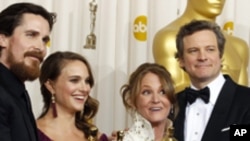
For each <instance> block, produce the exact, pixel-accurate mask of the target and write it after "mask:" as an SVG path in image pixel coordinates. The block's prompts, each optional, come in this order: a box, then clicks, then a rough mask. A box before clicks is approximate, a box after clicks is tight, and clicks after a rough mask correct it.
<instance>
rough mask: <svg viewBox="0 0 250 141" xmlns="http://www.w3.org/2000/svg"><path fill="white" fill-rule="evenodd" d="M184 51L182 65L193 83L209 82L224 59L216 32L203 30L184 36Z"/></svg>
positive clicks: (217, 72) (218, 71) (181, 59)
mask: <svg viewBox="0 0 250 141" xmlns="http://www.w3.org/2000/svg"><path fill="white" fill-rule="evenodd" d="M183 42H184V52H183V57H182V58H180V60H179V61H180V66H181V67H183V68H185V70H186V72H187V73H188V74H189V76H190V79H191V81H192V83H193V84H194V85H195V86H196V87H198V88H199V87H200V86H198V84H201V83H203V85H206V84H208V83H209V82H211V81H212V80H213V79H215V78H216V77H217V76H218V75H219V73H220V70H221V65H222V60H221V58H220V52H219V49H218V45H217V39H216V36H215V34H214V32H212V31H210V30H201V31H198V32H195V33H193V34H192V35H189V36H186V37H184V38H183Z"/></svg>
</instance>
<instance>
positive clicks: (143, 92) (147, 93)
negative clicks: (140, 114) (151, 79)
mask: <svg viewBox="0 0 250 141" xmlns="http://www.w3.org/2000/svg"><path fill="white" fill-rule="evenodd" d="M151 93H153V92H152V91H151V90H144V91H142V94H143V95H149V94H151ZM159 94H161V95H165V94H166V91H165V90H161V91H160V92H159Z"/></svg>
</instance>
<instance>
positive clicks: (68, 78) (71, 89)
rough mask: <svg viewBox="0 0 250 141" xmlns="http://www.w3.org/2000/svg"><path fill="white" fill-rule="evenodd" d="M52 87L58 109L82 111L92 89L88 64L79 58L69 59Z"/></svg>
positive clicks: (72, 111) (73, 111)
mask: <svg viewBox="0 0 250 141" xmlns="http://www.w3.org/2000/svg"><path fill="white" fill-rule="evenodd" d="M51 87H52V90H51V89H50V88H48V89H50V92H51V94H55V99H56V104H57V105H56V106H57V110H58V111H60V110H61V111H68V112H70V113H75V112H78V111H82V110H83V107H84V104H85V102H86V100H87V98H88V96H89V93H90V90H91V86H90V83H89V72H88V69H87V67H86V65H85V64H84V63H83V62H82V61H78V60H74V61H72V60H71V61H68V62H67V63H66V64H65V66H64V67H63V69H62V71H61V74H60V75H59V77H58V78H57V80H56V81H55V82H52V85H51Z"/></svg>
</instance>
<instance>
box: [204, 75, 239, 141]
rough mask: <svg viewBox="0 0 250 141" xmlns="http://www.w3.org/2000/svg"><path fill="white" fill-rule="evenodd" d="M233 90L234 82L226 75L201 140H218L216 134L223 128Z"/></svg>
mask: <svg viewBox="0 0 250 141" xmlns="http://www.w3.org/2000/svg"><path fill="white" fill-rule="evenodd" d="M235 90H236V85H235V83H234V82H233V81H232V80H231V79H230V78H227V77H226V82H225V84H224V86H223V88H222V90H221V92H220V94H219V97H218V99H217V101H216V103H215V106H214V110H213V112H212V113H211V117H210V119H209V121H208V124H207V127H206V129H205V132H204V134H203V137H202V141H211V140H218V139H217V137H218V136H217V135H218V134H220V133H221V130H222V129H223V128H225V125H226V121H227V120H226V119H227V118H228V114H229V112H230V107H231V104H232V101H233V98H234V94H235Z"/></svg>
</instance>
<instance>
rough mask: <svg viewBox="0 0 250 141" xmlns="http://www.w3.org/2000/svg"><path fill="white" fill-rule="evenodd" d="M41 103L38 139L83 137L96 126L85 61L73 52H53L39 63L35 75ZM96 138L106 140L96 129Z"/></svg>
mask: <svg viewBox="0 0 250 141" xmlns="http://www.w3.org/2000/svg"><path fill="white" fill-rule="evenodd" d="M39 80H40V84H41V93H42V96H43V101H44V106H43V111H42V113H41V115H40V117H39V118H38V120H37V127H38V135H39V138H40V141H53V140H54V141H69V140H73V141H84V140H88V138H89V137H90V134H91V132H90V129H91V128H92V127H96V126H95V125H94V124H92V122H93V121H92V118H93V117H94V116H95V115H96V113H97V110H98V105H99V102H98V101H97V100H96V99H94V98H92V97H91V96H90V95H89V94H90V90H91V88H92V87H93V85H94V78H93V75H92V72H91V68H90V65H89V63H88V61H87V60H86V59H85V58H84V57H83V56H81V55H79V54H77V53H73V52H55V53H53V54H51V55H50V56H49V57H48V58H47V59H46V60H45V61H44V63H43V64H42V67H41V74H40V77H39ZM96 137H97V138H98V140H99V141H108V138H107V136H106V135H105V134H103V133H101V132H97V135H96Z"/></svg>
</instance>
